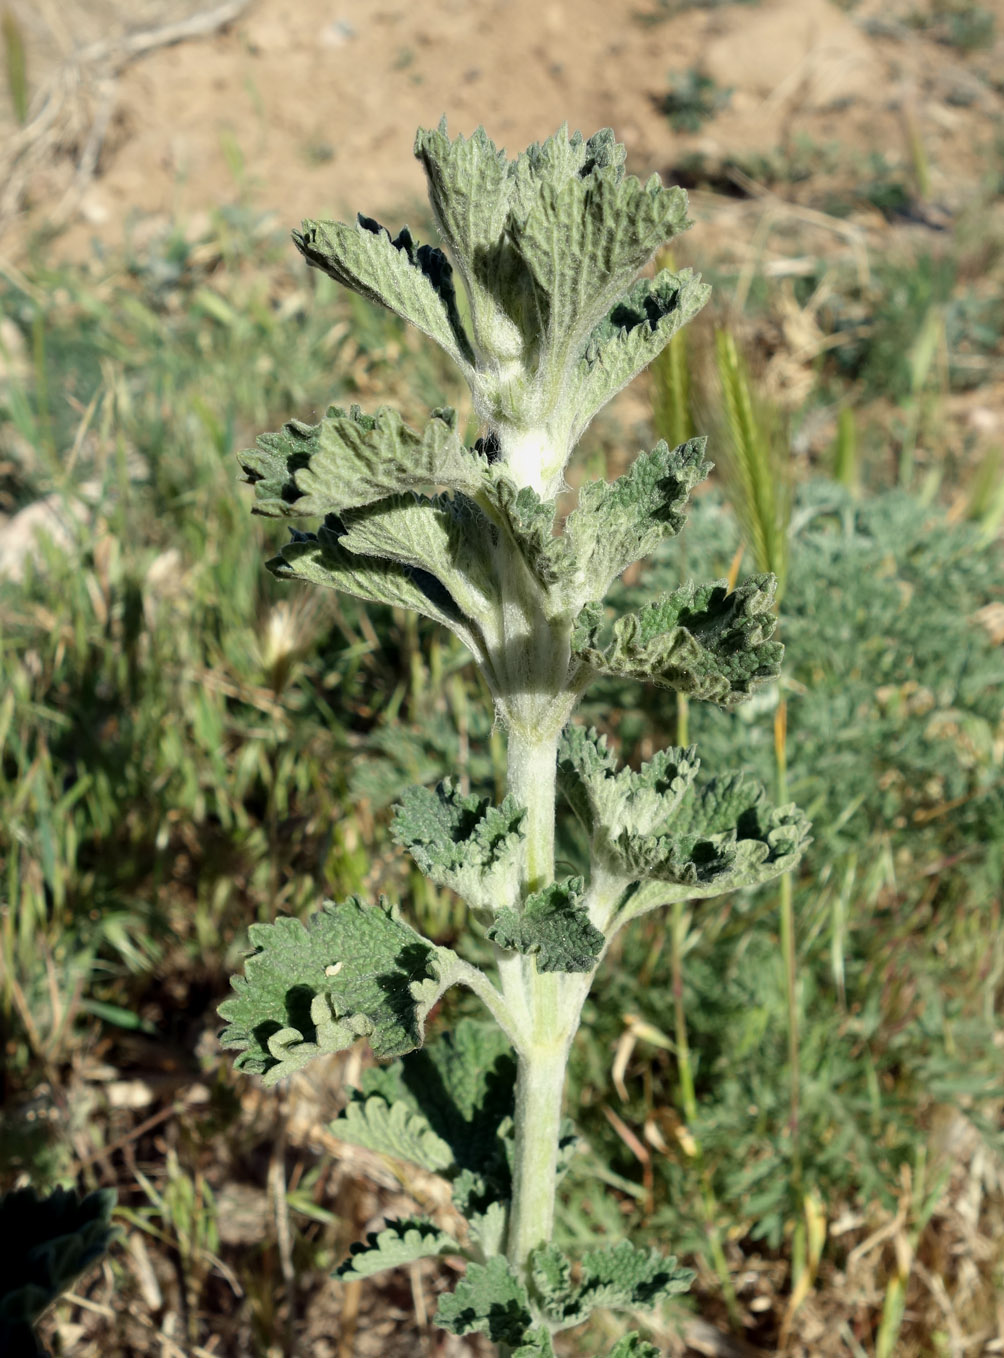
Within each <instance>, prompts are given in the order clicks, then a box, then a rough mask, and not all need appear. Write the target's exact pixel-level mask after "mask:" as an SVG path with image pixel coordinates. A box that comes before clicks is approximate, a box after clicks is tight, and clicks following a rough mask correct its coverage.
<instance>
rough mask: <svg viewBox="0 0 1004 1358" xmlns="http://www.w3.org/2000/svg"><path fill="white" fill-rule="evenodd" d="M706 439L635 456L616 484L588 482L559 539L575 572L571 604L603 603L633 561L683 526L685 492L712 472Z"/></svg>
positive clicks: (688, 494) (661, 445) (663, 444)
mask: <svg viewBox="0 0 1004 1358" xmlns="http://www.w3.org/2000/svg"><path fill="white" fill-rule="evenodd" d="M706 442H707V440H706V439H703V438H699V439H691V440H690V441H689V442H688V443H682V444H680V446H679V447H677V448H673V449H670V448H669V446H668V444H666V443H665V442H661V443H658V444H656V446H655V447H654V448H653V449H652V451H651V452H650V453H640V454H639V455H638V457H637V458H635V460H634V462H633V463H632V464H631V467H630V468H629V470H628V471H626V472H625V473H624V475H623V476H618V477H617V479H616V480H615V481H591V482H588V483H587V484H586V485H584V486H583V487H582V488H581V490H580V491H579V503H578V505H577V507H576V508H575V509H574V510H573V511H572V513H571V514H569V516H568V518H567V520H566V521H565V531H564V534H563V535H562V538H561V539H560V540H561V542H562V543H563V544H564V547H565V551H566V553H567V554H568V556H569V557H570V558H571V562H572V566H573V569H574V572H575V587H574V591H570V593H572V594H573V599H574V604H575V605H576V606H577V607H581V606H582V604H584V603H587V602H589V601H590V600H599V599H602V598H603V596H604V595H605V594H606V592H607V590H608V589H609V587H610V585H611V583H612V581H613V580H614V579H616V577H617V576H618V575H620V574H621V572H622V571H624V570H626V569H627V567H628V566H630V565H631V563H632V562H633V561H637V560H639V559H640V558H641V557H643V556H648V554H649V553H650V552H653V551H654V550H655V548H656V547H657V546H658V545H659V543H660V542H662V541H663V540H664V539H666V538H668V537H672V536H673V535H675V534H676V533H678V532H679V531H680V529H681V528H682V527H683V525H684V522H685V521H686V513H685V506H686V503H687V500H688V499H689V497H690V492H691V491H692V490H693V488H694V486H695V485H697V484H698V482H700V481H702V480H703V479H704V478H705V476H707V474H708V472H709V471H710V470H711V463H710V462H707V461H706V460H705V457H704V447H705V443H706Z"/></svg>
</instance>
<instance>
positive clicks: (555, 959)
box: [488, 877, 604, 972]
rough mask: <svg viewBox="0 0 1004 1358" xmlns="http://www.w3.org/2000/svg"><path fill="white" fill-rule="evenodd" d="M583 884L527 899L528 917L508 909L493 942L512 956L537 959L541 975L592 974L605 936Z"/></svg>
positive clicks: (577, 880)
mask: <svg viewBox="0 0 1004 1358" xmlns="http://www.w3.org/2000/svg"><path fill="white" fill-rule="evenodd" d="M582 896H583V880H582V878H581V877H569V878H566V879H565V880H564V881H562V882H552V883H551V884H550V885H549V886H546V887H544V888H543V890H541V891H536V892H534V893H533V894H532V895H530V896H528V897H527V898H526V903H525V904H524V906H523V910H522V913H518V912H517V911H516V910H513V909H512V907H511V906H506V907H505V908H504V909H502V910H500V911H499V912H498V914H497V915H496V917H495V922H494V923H493V924H492V926H491V928H490V929H489V930H488V937H489V938H490V939H491V940H492V941H493V942H494V943H496V944H497V945H498V946H499V947H500V948H505V949H507V950H508V951H509V952H518V953H523V954H524V955H527V956H532V957H536V959H537V970H538V971H568V972H573V971H592V969H593V967H594V966H595V965H596V959H597V958H598V957H599V955H600V953H601V952H602V950H603V943H604V937H603V935H602V934H601V933H600V931H599V929H597V928H595V927H594V925H592V924H591V923H590V921H589V915H588V914H587V912H586V910H585V909H584V908H583V906H582V904H581V902H582Z"/></svg>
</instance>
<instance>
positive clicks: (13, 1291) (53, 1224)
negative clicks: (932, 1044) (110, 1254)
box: [0, 1188, 115, 1358]
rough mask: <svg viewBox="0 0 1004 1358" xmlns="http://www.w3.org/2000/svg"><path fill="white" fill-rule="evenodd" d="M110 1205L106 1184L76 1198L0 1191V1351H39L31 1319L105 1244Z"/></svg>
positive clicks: (16, 1355)
mask: <svg viewBox="0 0 1004 1358" xmlns="http://www.w3.org/2000/svg"><path fill="white" fill-rule="evenodd" d="M114 1207H115V1194H114V1192H112V1190H111V1189H104V1190H102V1191H101V1192H96V1193H88V1194H87V1196H86V1197H83V1198H81V1197H78V1196H77V1194H76V1193H73V1192H71V1191H69V1190H68V1189H64V1188H56V1189H54V1190H53V1191H52V1192H51V1193H49V1194H48V1195H47V1196H45V1197H42V1196H40V1195H39V1194H38V1193H37V1192H36V1191H35V1189H33V1188H20V1189H16V1190H14V1191H12V1192H10V1193H5V1194H4V1195H3V1196H2V1197H0V1353H3V1354H9V1355H10V1358H33V1355H36V1354H37V1355H41V1354H43V1353H44V1350H43V1349H42V1348H41V1346H40V1345H39V1344H38V1341H37V1340H36V1338H35V1335H34V1332H33V1330H32V1325H33V1324H34V1322H35V1321H36V1320H37V1319H38V1317H39V1316H40V1315H41V1314H42V1312H43V1311H44V1310H45V1308H46V1307H47V1306H48V1305H49V1304H50V1303H51V1302H53V1301H55V1300H56V1298H57V1297H58V1296H59V1295H60V1294H61V1293H62V1292H65V1291H66V1290H67V1289H68V1288H69V1287H70V1286H71V1284H72V1283H73V1282H74V1281H75V1280H76V1279H77V1278H78V1277H79V1276H80V1274H81V1273H83V1272H84V1271H85V1270H86V1269H88V1268H90V1266H91V1265H92V1264H93V1263H95V1262H96V1261H97V1260H98V1259H100V1258H101V1256H102V1255H103V1254H104V1253H105V1251H106V1250H107V1249H108V1246H109V1244H110V1243H111V1241H112V1238H113V1230H112V1227H111V1216H112V1211H113V1209H114Z"/></svg>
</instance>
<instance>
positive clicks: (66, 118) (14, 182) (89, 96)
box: [0, 0, 249, 230]
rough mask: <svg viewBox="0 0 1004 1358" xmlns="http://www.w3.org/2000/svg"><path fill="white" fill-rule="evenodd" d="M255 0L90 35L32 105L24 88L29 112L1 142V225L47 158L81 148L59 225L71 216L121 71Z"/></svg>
mask: <svg viewBox="0 0 1004 1358" xmlns="http://www.w3.org/2000/svg"><path fill="white" fill-rule="evenodd" d="M248 4H249V0H226V2H225V3H224V4H221V5H216V6H215V7H214V8H212V9H207V10H202V11H201V12H199V13H197V14H193V15H190V16H189V17H188V18H186V19H181V20H176V21H174V22H172V23H167V24H162V25H159V26H157V27H155V28H146V29H141V30H138V31H136V32H134V33H124V34H121V35H119V36H117V37H113V38H108V39H104V40H102V41H100V42H95V43H90V44H88V45H87V46H85V47H81V48H78V49H77V50H76V51H75V52H71V53H70V55H69V56H68V57H67V58H66V60H65V61H64V62H63V64H62V65H61V66H60V67H59V69H58V70H57V71H56V72H55V74H54V75H53V76H52V78H51V79H50V80H49V81H48V82H46V83H45V84H44V85H43V86H42V87H41V88H40V89H39V90H38V91H37V93H36V94H35V96H34V98H33V99H32V100H31V103H30V105H29V104H28V102H27V91H26V90H25V92H24V116H23V117H22V116H21V107H20V104H19V103H17V95H16V93H15V102H16V104H17V108H18V121H19V122H20V123H21V127H20V130H19V131H18V132H17V133H16V134H15V135H14V136H13V137H10V138H9V139H8V140H7V143H6V145H5V146H4V147H3V148H0V180H2V181H3V189H2V190H0V230H2V229H3V228H4V227H5V226H7V225H8V224H9V222H10V219H11V218H12V217H14V216H15V215H16V214H17V213H18V212H19V211H20V208H21V205H22V203H23V201H24V196H25V193H26V191H27V189H28V187H29V184H30V183H31V180H32V178H33V177H34V176H35V175H36V174H37V173H38V171H39V170H40V169H42V168H43V167H44V166H46V165H49V164H51V163H52V162H54V161H56V160H58V159H60V158H61V157H64V156H65V155H66V154H67V153H68V152H69V150H70V148H75V147H80V148H81V149H80V150H79V151H78V152H77V157H76V158H77V169H76V174H75V176H74V179H73V182H72V184H71V185H70V187H69V188H68V189H67V191H66V193H65V194H64V195H63V197H62V199H61V200H60V202H59V203H58V204H57V205H56V207H55V208H54V210H53V212H52V213H50V214H49V225H50V226H52V227H59V226H61V225H63V224H64V223H65V222H66V221H67V220H68V218H69V217H70V216H71V214H72V213H73V211H74V210H75V208H76V205H77V204H78V203H79V201H80V196H81V194H82V193H83V191H84V189H85V188H86V187H87V184H88V183H89V182H90V180H91V179H92V177H93V176H94V174H95V172H96V170H97V167H98V160H99V158H100V155H101V147H102V145H103V143H104V138H105V133H106V131H107V128H108V124H109V122H110V120H111V117H112V114H113V112H114V109H115V83H114V82H115V77H116V76H117V75H118V74H119V73H120V72H121V71H122V70H123V69H124V68H125V66H126V65H128V63H129V62H130V61H133V60H135V59H136V58H137V57H139V56H142V55H145V54H146V53H148V52H151V51H153V50H155V49H156V48H158V47H166V46H170V45H172V44H174V43H178V42H185V41H187V40H188V39H190V38H197V37H204V36H206V35H207V34H209V33H215V32H216V31H217V30H218V29H220V28H223V27H224V26H225V25H226V24H229V23H232V22H233V20H234V19H236V18H237V17H238V15H240V14H241V13H242V12H243V11H244V10H245V9H246V8H247V6H248ZM11 32H12V30H11V29H10V28H9V26H8V24H7V23H5V25H4V36H5V42H6V48H7V65H8V70H9V71H10V70H11V69H12V66H13V64H14V62H15V56H14V49H13V48H12V45H11Z"/></svg>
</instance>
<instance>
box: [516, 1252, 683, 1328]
mask: <svg viewBox="0 0 1004 1358" xmlns="http://www.w3.org/2000/svg"><path fill="white" fill-rule="evenodd" d="M531 1276H532V1278H533V1284H534V1288H535V1290H536V1292H537V1294H538V1295H539V1297H540V1299H541V1302H542V1305H543V1308H544V1312H545V1314H546V1315H547V1317H548V1320H550V1321H551V1322H552V1324H554V1325H556V1326H558V1327H559V1328H561V1329H565V1328H567V1327H568V1326H571V1325H578V1324H580V1323H581V1322H582V1321H583V1320H585V1319H586V1318H587V1317H588V1316H589V1315H590V1314H591V1313H592V1312H593V1311H594V1310H596V1308H597V1307H601V1306H602V1307H605V1308H607V1309H608V1310H625V1311H633V1310H639V1309H650V1308H652V1307H655V1306H657V1305H659V1303H660V1302H662V1301H665V1300H667V1299H668V1298H669V1297H673V1296H677V1295H679V1294H680V1293H682V1292H687V1291H688V1290H689V1288H690V1284H691V1283H692V1282H693V1280H694V1272H693V1270H692V1269H689V1268H678V1267H677V1264H676V1259H675V1257H670V1258H666V1257H665V1256H663V1255H662V1254H660V1253H659V1252H658V1251H657V1250H643V1249H636V1248H635V1246H634V1245H632V1244H631V1243H630V1241H627V1240H622V1241H619V1242H618V1243H617V1244H616V1245H607V1246H605V1247H603V1248H601V1249H593V1250H588V1251H587V1252H586V1253H585V1254H584V1255H583V1257H582V1262H581V1266H580V1269H579V1272H578V1281H577V1282H576V1283H573V1282H572V1267H571V1262H570V1261H569V1259H568V1258H567V1257H566V1256H565V1255H564V1254H563V1252H562V1251H561V1250H560V1249H559V1248H558V1247H557V1246H556V1245H544V1246H542V1247H541V1248H540V1249H538V1250H535V1251H534V1254H533V1257H532V1259H531Z"/></svg>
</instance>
